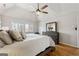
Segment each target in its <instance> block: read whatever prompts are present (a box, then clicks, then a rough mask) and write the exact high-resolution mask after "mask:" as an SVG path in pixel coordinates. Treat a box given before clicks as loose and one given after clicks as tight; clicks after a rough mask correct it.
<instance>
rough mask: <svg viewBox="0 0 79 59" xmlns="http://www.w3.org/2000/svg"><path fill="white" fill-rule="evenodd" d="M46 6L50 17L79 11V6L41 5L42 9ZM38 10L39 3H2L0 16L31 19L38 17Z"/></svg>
mask: <svg viewBox="0 0 79 59" xmlns="http://www.w3.org/2000/svg"><path fill="white" fill-rule="evenodd" d="M45 4H47V5H48V8H46V9H45V10H46V11H48V15H50V16H49V17H52V15H56V16H57V15H59V14H62V13H67V12H72V11H79V4H64V3H63V4H59V3H40V8H41V7H42V6H43V5H45ZM36 9H37V3H16V4H15V3H9V4H8V3H7V4H6V5H5V6H4V4H1V3H0V15H7V16H12V17H17V18H24V19H26V18H30V17H37V15H36V13H34V12H33V11H35V10H36ZM40 15H41V16H43V17H45V16H46V17H47V16H48V15H46V14H40ZM39 17H40V16H39Z"/></svg>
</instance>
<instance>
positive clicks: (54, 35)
mask: <svg viewBox="0 0 79 59" xmlns="http://www.w3.org/2000/svg"><path fill="white" fill-rule="evenodd" d="M42 34H43V35H48V36H50V37H51V38H52V40H54V42H55V44H59V33H58V32H54V31H46V32H43V33H42Z"/></svg>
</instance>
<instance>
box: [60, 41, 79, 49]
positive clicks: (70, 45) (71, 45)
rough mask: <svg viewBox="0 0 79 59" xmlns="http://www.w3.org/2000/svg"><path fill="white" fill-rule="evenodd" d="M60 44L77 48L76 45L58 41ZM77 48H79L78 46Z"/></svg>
mask: <svg viewBox="0 0 79 59" xmlns="http://www.w3.org/2000/svg"><path fill="white" fill-rule="evenodd" d="M59 44H60V45H64V46H68V47H72V48H77V47H76V46H72V45H70V44H67V43H62V42H59ZM78 49H79V48H78Z"/></svg>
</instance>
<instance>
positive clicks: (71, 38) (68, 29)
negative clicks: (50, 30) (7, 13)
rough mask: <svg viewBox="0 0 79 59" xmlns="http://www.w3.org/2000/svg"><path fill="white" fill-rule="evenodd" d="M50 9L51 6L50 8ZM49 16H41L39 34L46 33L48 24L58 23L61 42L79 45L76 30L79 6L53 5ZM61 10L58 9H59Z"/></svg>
mask: <svg viewBox="0 0 79 59" xmlns="http://www.w3.org/2000/svg"><path fill="white" fill-rule="evenodd" d="M49 7H50V6H49ZM51 7H52V8H49V10H48V12H49V13H48V15H43V14H42V15H43V16H42V15H40V16H39V19H41V21H40V25H39V32H40V33H42V32H43V31H46V23H48V22H54V21H56V22H57V23H58V32H59V33H60V42H62V43H65V44H69V45H71V46H75V47H76V45H77V43H76V42H77V32H76V31H75V30H74V28H75V26H76V24H77V21H76V13H75V12H76V11H77V10H79V8H78V4H56V8H55V4H54V7H53V4H51ZM57 7H58V8H59V9H58V8H57Z"/></svg>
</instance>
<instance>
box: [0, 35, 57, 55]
mask: <svg viewBox="0 0 79 59" xmlns="http://www.w3.org/2000/svg"><path fill="white" fill-rule="evenodd" d="M49 46H54V47H55V43H54V41H53V40H52V39H51V38H50V37H48V36H43V35H37V34H27V38H26V39H25V40H24V41H21V42H15V43H13V44H11V45H6V46H5V47H3V48H0V53H8V55H9V56H35V55H37V54H38V53H40V52H41V51H44V50H45V49H46V48H47V47H49Z"/></svg>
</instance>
